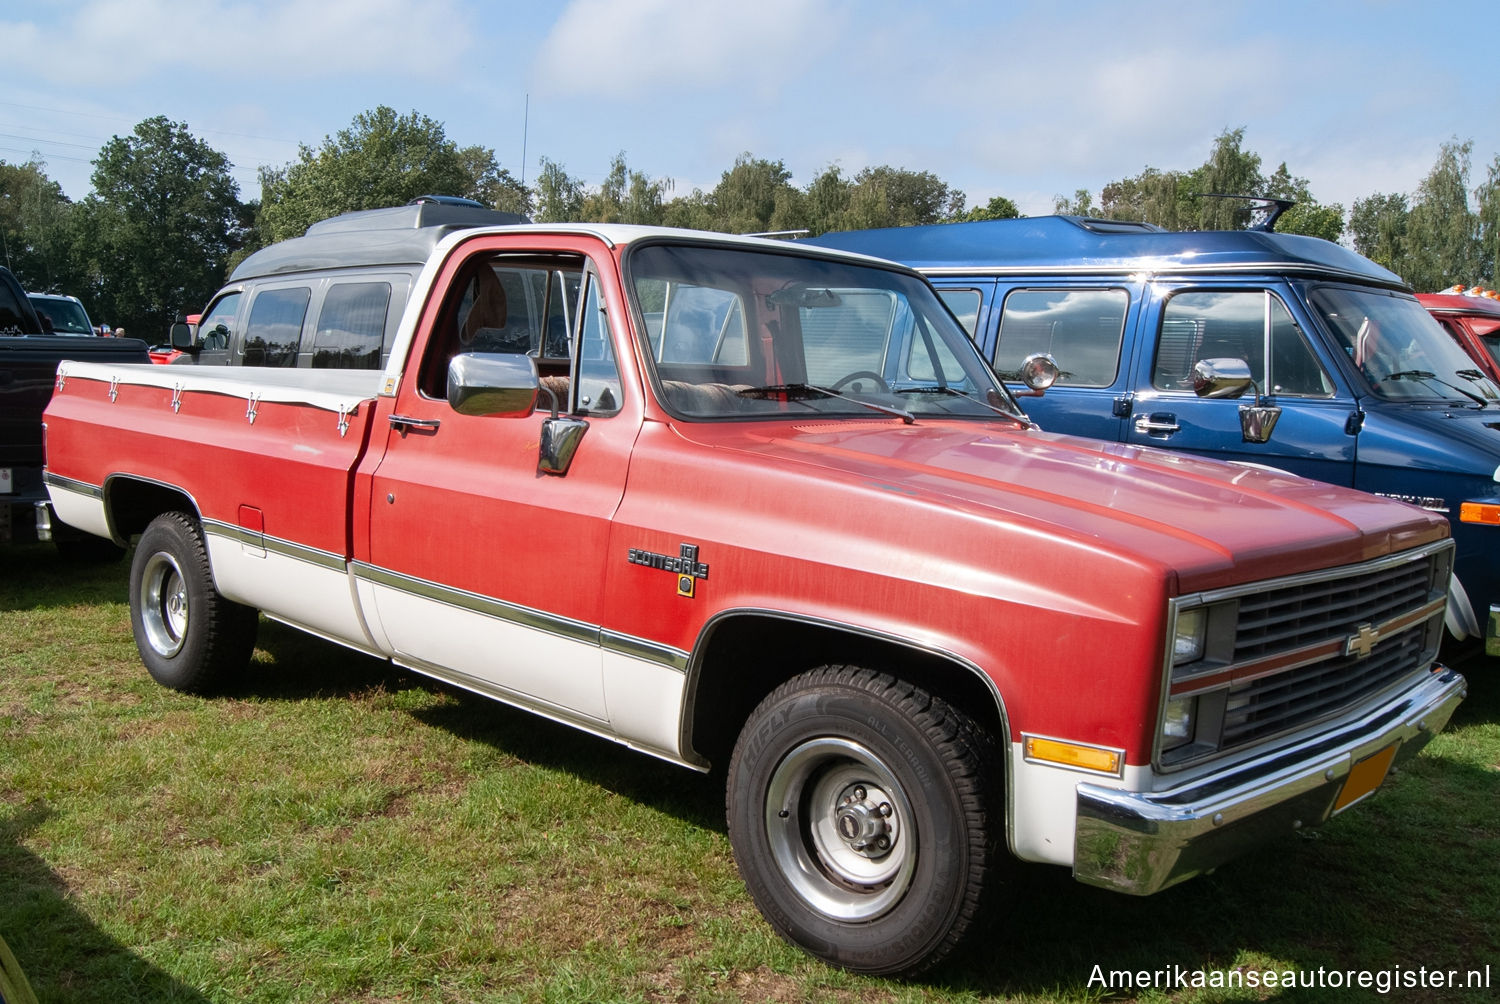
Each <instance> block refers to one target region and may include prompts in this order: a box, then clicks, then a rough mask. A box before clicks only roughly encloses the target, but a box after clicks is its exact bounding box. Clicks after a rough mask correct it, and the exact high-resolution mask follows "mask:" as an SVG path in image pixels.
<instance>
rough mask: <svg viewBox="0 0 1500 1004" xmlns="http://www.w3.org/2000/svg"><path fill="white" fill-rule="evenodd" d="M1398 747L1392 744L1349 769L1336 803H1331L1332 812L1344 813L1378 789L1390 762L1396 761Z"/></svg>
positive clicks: (1388, 769)
mask: <svg viewBox="0 0 1500 1004" xmlns="http://www.w3.org/2000/svg"><path fill="white" fill-rule="evenodd" d="M1398 745H1400V744H1399V743H1392V744H1391V745H1390V746H1387V747H1386V748H1385V749H1383V750H1381V751H1380V752H1378V753H1371V754H1370V755H1369V756H1367V757H1365V758H1364V759H1363V760H1361V761H1359V762H1358V763H1356V764H1355V765H1354V766H1353V767H1352V768H1350V770H1349V776H1348V777H1346V778H1345V779H1344V789H1343V790H1342V791H1340V792H1339V798H1338V801H1337V802H1334V803H1333V811H1334V812H1342V811H1344V810H1345V809H1347V808H1349V806H1351V805H1353V804H1354V803H1355V802H1358V801H1359V800H1360V799H1362V798H1364V797H1365V796H1366V795H1368V794H1370V793H1371V792H1373V791H1374V790H1375V789H1376V788H1379V787H1380V782H1382V781H1384V780H1385V775H1386V774H1387V773H1388V772H1389V771H1390V769H1391V761H1392V760H1394V759H1396V747H1397V746H1398Z"/></svg>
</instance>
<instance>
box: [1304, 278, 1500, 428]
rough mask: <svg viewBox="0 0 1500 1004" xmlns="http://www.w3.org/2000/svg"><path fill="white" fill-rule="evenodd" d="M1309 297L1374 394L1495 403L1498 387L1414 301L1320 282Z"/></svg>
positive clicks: (1499, 398) (1396, 398)
mask: <svg viewBox="0 0 1500 1004" xmlns="http://www.w3.org/2000/svg"><path fill="white" fill-rule="evenodd" d="M1309 299H1310V300H1311V302H1312V306H1313V309H1315V310H1316V311H1317V312H1318V313H1319V314H1320V315H1322V318H1323V321H1324V322H1325V323H1326V324H1327V325H1328V328H1329V330H1330V331H1332V332H1333V333H1334V336H1335V337H1336V338H1337V340H1338V344H1339V346H1340V348H1342V349H1343V350H1344V352H1345V354H1346V355H1347V356H1348V358H1349V359H1350V361H1351V362H1353V363H1354V366H1355V368H1356V369H1358V370H1359V372H1360V374H1361V375H1362V376H1363V377H1364V378H1365V382H1366V383H1368V384H1369V386H1370V390H1371V392H1372V393H1374V394H1375V396H1376V397H1382V398H1385V399H1387V400H1392V401H1455V402H1469V403H1474V404H1479V405H1481V406H1482V405H1484V404H1485V403H1487V402H1490V401H1500V388H1497V387H1496V386H1495V385H1494V384H1493V383H1491V382H1490V380H1489V379H1488V378H1487V377H1485V375H1484V374H1483V373H1481V372H1480V371H1479V370H1478V369H1476V368H1475V366H1474V360H1472V359H1470V358H1469V357H1468V356H1467V355H1466V354H1465V353H1464V351H1463V349H1461V348H1459V347H1458V346H1457V345H1455V344H1454V343H1453V340H1452V339H1451V338H1449V337H1448V336H1447V335H1445V334H1444V333H1443V330H1442V328H1440V327H1438V323H1437V321H1435V320H1433V318H1432V315H1431V314H1429V313H1428V312H1427V310H1426V308H1425V307H1423V306H1422V305H1421V304H1419V303H1418V302H1417V301H1416V300H1413V299H1411V298H1410V297H1405V296H1397V295H1394V294H1390V293H1381V292H1377V291H1375V290H1360V289H1349V288H1346V287H1343V286H1321V287H1319V288H1317V289H1315V290H1313V291H1312V294H1311V296H1310V297H1309Z"/></svg>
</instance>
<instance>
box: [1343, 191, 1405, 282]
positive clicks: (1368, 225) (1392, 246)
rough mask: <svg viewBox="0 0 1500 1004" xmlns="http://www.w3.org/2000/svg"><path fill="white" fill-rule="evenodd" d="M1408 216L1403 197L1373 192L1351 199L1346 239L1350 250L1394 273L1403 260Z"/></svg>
mask: <svg viewBox="0 0 1500 1004" xmlns="http://www.w3.org/2000/svg"><path fill="white" fill-rule="evenodd" d="M1410 215H1411V210H1410V207H1408V206H1407V204H1406V196H1404V195H1394V194H1386V193H1381V192H1377V193H1375V194H1374V195H1370V196H1366V197H1365V198H1363V199H1355V200H1354V208H1353V209H1352V210H1351V211H1350V213H1349V237H1350V241H1351V242H1352V243H1353V244H1354V250H1355V251H1358V252H1359V253H1360V254H1362V255H1364V256H1365V257H1366V258H1368V259H1370V260H1371V261H1373V262H1375V263H1376V264H1379V265H1384V266H1385V267H1386V268H1388V269H1390V270H1392V271H1396V270H1397V269H1399V268H1400V267H1401V266H1402V262H1403V260H1404V259H1405V257H1406V224H1407V220H1408V218H1409V217H1410Z"/></svg>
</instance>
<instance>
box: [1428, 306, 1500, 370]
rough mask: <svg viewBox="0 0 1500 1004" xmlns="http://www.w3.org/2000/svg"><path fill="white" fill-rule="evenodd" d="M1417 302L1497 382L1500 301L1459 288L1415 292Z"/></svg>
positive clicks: (1499, 350) (1499, 342) (1499, 360)
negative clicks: (1435, 291)
mask: <svg viewBox="0 0 1500 1004" xmlns="http://www.w3.org/2000/svg"><path fill="white" fill-rule="evenodd" d="M1417 300H1418V302H1420V303H1421V304H1422V306H1424V307H1426V308H1427V309H1428V311H1429V312H1430V313H1431V314H1432V316H1433V317H1436V318H1437V319H1438V323H1439V324H1441V325H1442V326H1443V330H1445V331H1447V332H1448V334H1450V335H1452V336H1453V340H1454V341H1456V342H1458V344H1459V345H1461V346H1463V349H1464V351H1465V352H1467V353H1468V354H1469V356H1470V357H1471V358H1472V359H1473V360H1474V362H1475V363H1477V364H1478V366H1479V369H1480V370H1481V371H1482V372H1483V373H1484V375H1485V376H1487V377H1489V378H1490V379H1491V380H1500V300H1497V299H1495V298H1494V297H1493V296H1486V295H1484V293H1482V292H1479V293H1476V292H1472V291H1466V290H1464V288H1463V287H1461V286H1459V287H1455V288H1454V289H1453V290H1444V291H1443V292H1441V293H1418V294H1417Z"/></svg>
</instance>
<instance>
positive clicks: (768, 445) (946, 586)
mask: <svg viewBox="0 0 1500 1004" xmlns="http://www.w3.org/2000/svg"><path fill="white" fill-rule="evenodd" d="M283 299H285V298H283ZM250 309H251V310H252V311H253V310H254V307H253V305H252V307H251V308H250ZM293 322H297V323H300V320H299V319H296V318H291V319H288V323H293ZM1206 390H1209V391H1210V392H1211V391H1212V388H1206ZM47 437H48V439H47V446H48V471H47V483H48V485H49V487H50V490H51V494H52V499H53V503H54V505H55V506H56V510H57V513H58V515H59V517H61V518H62V519H63V520H65V521H67V522H68V523H71V524H73V525H74V526H77V527H80V528H83V529H86V530H90V531H92V532H93V533H96V534H99V535H102V536H108V537H111V538H113V539H114V540H115V541H116V542H120V543H123V542H126V541H127V540H129V539H131V538H135V537H138V538H139V539H138V541H137V543H136V550H135V555H134V560H133V566H132V569H131V581H130V597H131V617H132V621H133V625H134V629H135V634H136V639H137V643H138V645H139V648H140V651H141V655H142V657H143V659H144V661H145V663H146V666H147V668H148V669H149V670H150V672H151V674H152V675H153V676H154V677H156V679H158V680H159V681H161V682H162V683H164V684H166V685H167V686H171V687H177V688H181V689H186V690H207V689H211V688H212V687H213V686H214V685H215V684H216V682H218V681H220V680H222V679H223V678H224V676H225V674H229V673H235V672H238V671H241V670H243V669H244V668H245V666H246V663H247V660H248V658H249V656H250V653H251V651H252V647H253V644H254V637H255V627H256V622H257V613H256V611H257V610H258V611H260V612H263V613H264V614H266V615H267V616H269V617H273V618H275V619H277V620H280V621H284V622H286V623H289V624H292V625H295V626H297V627H299V628H302V629H305V630H307V631H309V632H312V633H314V634H317V635H320V636H322V637H325V638H330V639H333V640H335V641H337V642H340V643H342V644H344V645H348V646H350V647H353V648H355V649H359V650H360V651H364V652H369V653H372V654H375V655H377V656H381V657H384V658H387V659H390V660H391V661H393V662H394V663H397V664H399V665H401V666H405V667H409V668H411V669H413V670H416V671H419V672H421V673H425V674H429V675H431V676H433V677H436V678H438V679H440V680H444V681H448V682H449V683H452V684H455V685H457V686H459V687H463V688H467V689H469V690H472V691H475V692H477V693H480V694H484V695H488V696H490V697H493V698H496V699H498V700H501V701H505V702H507V703H510V704H514V705H518V706H520V707H524V708H528V709H530V710H532V711H535V712H537V713H540V714H542V715H546V716H548V717H550V718H554V719H557V720H559V721H563V722H567V723H570V724H572V725H575V726H577V727H579V728H581V729H584V730H586V731H588V732H592V733H595V734H597V735H601V736H605V737H608V738H610V739H613V740H617V741H618V742H620V743H623V744H625V745H626V746H629V747H631V748H633V749H637V750H641V751H643V752H646V753H649V754H652V755H654V756H657V757H661V758H663V759H665V760H669V761H672V762H674V763H678V764H681V765H684V766H687V767H690V768H693V769H697V770H707V769H709V768H710V766H711V765H723V764H727V768H726V769H727V787H728V796H727V801H728V820H729V823H728V825H729V835H730V839H731V843H732V845H733V849H734V853H735V857H736V860H737V862H738V864H739V866H740V869H741V872H742V874H743V876H744V878H745V881H746V883H747V885H748V887H749V890H750V892H751V894H752V896H753V897H754V899H755V901H756V903H757V904H758V905H759V907H760V908H761V910H762V912H763V913H764V914H765V916H766V917H767V919H768V920H769V921H770V922H771V924H772V925H773V926H774V927H775V928H776V929H777V930H779V931H780V932H781V933H782V934H783V935H784V936H786V937H787V938H789V939H790V940H792V941H793V942H795V943H797V944H799V945H801V946H803V947H804V948H805V949H807V950H808V951H809V952H811V953H813V954H815V955H817V956H820V957H822V958H824V959H827V960H830V961H831V962H833V963H835V964H838V965H841V966H844V967H847V968H850V969H854V970H860V971H866V972H910V971H913V970H917V969H920V968H923V967H925V966H927V965H930V964H932V963H933V962H935V961H936V960H938V959H939V958H941V957H942V956H944V955H945V954H946V953H947V952H948V951H949V950H950V949H952V948H953V947H954V946H955V945H956V944H958V943H959V942H960V941H961V939H962V938H963V936H964V935H965V934H966V933H969V934H972V933H974V931H975V930H976V929H981V930H982V928H983V926H984V924H983V922H982V921H981V920H980V919H979V918H981V917H982V916H983V913H982V909H981V908H982V906H983V904H984V902H985V900H986V892H987V891H990V890H992V889H993V887H994V886H995V885H996V883H997V878H998V876H999V873H1000V871H1001V870H1002V868H1003V867H1005V863H1006V862H1007V861H1008V860H1010V859H1011V858H1012V857H1014V858H1019V859H1022V860H1025V861H1034V862H1048V863H1053V864H1058V865H1064V866H1068V867H1070V868H1072V870H1073V872H1074V874H1075V875H1076V877H1077V878H1078V879H1079V880H1081V881H1083V882H1087V883H1090V884H1094V885H1100V886H1105V887H1110V888H1114V889H1118V890H1122V891H1125V892H1131V893H1139V894H1144V893H1150V892H1154V891H1156V890H1158V889H1161V888H1164V887H1166V886H1169V885H1171V884H1173V883H1175V882H1178V881H1181V880H1183V879H1186V878H1189V877H1191V876H1193V875H1196V874H1201V873H1202V872H1204V871H1206V870H1208V869H1211V868H1213V867H1215V866H1218V865H1219V864H1221V863H1223V862H1224V861H1226V860H1227V859H1229V858H1231V857H1233V856H1235V855H1236V854H1237V853H1238V852H1240V851H1241V850H1243V849H1244V848H1246V847H1248V846H1251V845H1253V844H1256V843H1258V842H1261V841H1264V840H1266V839H1269V838H1271V837H1274V836H1275V835H1277V834H1284V833H1290V832H1291V831H1292V830H1294V829H1296V828H1297V827H1299V826H1304V825H1315V824H1318V823H1322V822H1324V821H1325V820H1327V819H1328V818H1329V817H1330V816H1331V815H1333V814H1335V813H1337V812H1339V811H1341V810H1343V809H1344V808H1346V807H1347V806H1349V805H1351V804H1353V803H1354V802H1357V801H1359V800H1360V799H1362V798H1363V797H1364V796H1366V795H1367V794H1369V793H1370V792H1372V791H1374V790H1375V789H1376V788H1377V787H1378V786H1379V785H1380V783H1381V781H1382V779H1383V778H1384V777H1385V775H1386V773H1387V771H1388V770H1389V768H1390V767H1391V766H1392V765H1393V764H1394V763H1399V762H1400V761H1402V760H1403V759H1405V758H1407V757H1409V756H1411V755H1412V754H1414V753H1415V752H1416V751H1417V750H1418V749H1419V748H1421V747H1422V746H1423V745H1424V743H1425V742H1426V741H1427V740H1428V739H1429V738H1430V736H1431V735H1432V734H1433V733H1434V732H1436V731H1438V730H1440V729H1441V728H1442V727H1443V726H1444V725H1445V724H1446V722H1447V720H1448V718H1449V715H1450V714H1451V712H1452V711H1453V709H1454V708H1455V707H1456V706H1457V704H1458V703H1459V701H1460V700H1461V699H1462V696H1463V694H1464V688H1465V682H1464V680H1463V678H1462V677H1461V676H1460V675H1459V674H1457V673H1455V672H1452V671H1451V670H1448V669H1445V668H1444V667H1442V666H1441V665H1439V664H1437V663H1436V662H1435V656H1436V651H1437V645H1438V640H1439V637H1440V632H1441V629H1442V616H1443V608H1444V595H1445V592H1446V589H1447V584H1448V579H1449V571H1450V564H1451V560H1452V549H1451V545H1450V543H1449V541H1448V540H1447V533H1448V530H1447V524H1446V523H1445V521H1444V520H1443V519H1441V518H1440V517H1437V516H1434V515H1432V514H1430V513H1426V512H1424V511H1422V510H1420V509H1417V508H1415V507H1412V506H1408V505H1405V504H1403V503H1399V502H1394V501H1389V500H1384V499H1380V498H1376V497H1373V496H1370V495H1365V494H1360V493H1356V492H1353V491H1349V490H1345V489H1342V488H1338V487H1334V486H1331V485H1327V484H1322V483H1319V482H1314V481H1307V480H1302V479H1299V478H1295V477H1291V476H1283V475H1279V474H1276V473H1273V472H1267V471H1262V470H1252V469H1249V468H1245V467H1235V466H1229V465H1223V464H1216V463H1210V462H1205V461H1199V460H1196V459H1192V458H1189V457H1187V456H1184V455H1180V454H1175V453H1168V452H1158V451H1154V450H1149V449H1140V448H1135V447H1130V446H1122V445H1113V444H1102V443H1097V442H1092V441H1087V440H1080V439H1072V438H1068V437H1063V436H1057V435H1050V434H1048V433H1046V432H1043V431H1041V430H1039V429H1037V428H1036V427H1035V426H1033V425H1032V424H1031V423H1030V422H1029V421H1028V420H1027V419H1026V418H1025V416H1024V414H1023V413H1022V411H1021V409H1020V407H1019V406H1018V405H1017V404H1016V402H1015V401H1014V399H1013V398H1012V397H1011V396H1010V394H1009V393H1007V391H1006V390H1005V388H1004V387H1003V385H1002V384H1000V383H999V382H998V381H997V380H996V379H995V377H994V376H993V374H992V373H991V372H990V371H989V370H988V368H987V367H986V366H985V365H984V363H983V362H982V361H981V359H980V358H979V357H978V355H977V354H976V353H975V351H974V349H973V348H972V347H971V345H970V343H969V341H968V340H967V338H965V336H964V332H963V330H962V329H961V328H960V326H959V325H958V323H957V321H955V320H954V318H953V316H952V315H951V314H950V313H949V312H948V310H947V309H946V308H944V307H943V306H942V304H941V303H940V301H939V300H938V299H937V297H936V296H935V295H934V293H933V291H932V289H931V288H930V287H929V286H928V285H927V284H926V283H925V281H924V280H922V279H921V278H920V277H919V276H917V275H916V274H915V273H913V272H911V271H909V270H907V269H905V268H902V267H899V266H895V265H890V264H888V263H883V262H878V261H875V260H873V259H868V258H863V257H860V256H857V255H850V254H842V253H838V252H825V251H819V250H816V249H809V248H806V247H801V246H796V245H787V244H781V243H775V242H769V241H763V240H757V239H754V238H734V237H724V236H716V235H709V234H694V233H685V232H678V231H670V230H654V229H645V228H634V227H620V226H602V225H601V226H576V225H575V226H563V225H559V226H540V225H538V226H518V227H502V228H491V229H483V230H466V231H460V232H457V233H455V234H452V235H450V236H448V237H447V238H446V239H444V240H443V241H442V242H441V243H439V244H438V245H437V246H436V249H435V250H434V251H433V253H432V255H431V258H430V260H429V262H428V264H427V265H426V267H425V269H424V270H423V272H422V273H421V275H420V277H419V279H418V280H417V283H416V287H415V288H414V290H413V292H412V296H411V299H410V302H409V304H408V307H407V309H406V313H405V315H404V318H403V320H402V324H401V328H400V332H399V334H398V336H397V339H396V343H395V345H394V348H393V351H392V352H391V354H390V362H389V364H388V366H387V367H386V369H385V370H384V371H383V372H377V371H368V372H356V371H335V370H321V371H319V370H270V369H253V368H226V369H216V370H212V371H209V370H207V369H193V368H185V367H160V366H150V365H139V366H131V365H109V364H98V365H90V364H76V363H64V364H63V365H62V366H61V367H60V368H59V371H58V378H57V390H56V393H55V394H54V396H53V398H52V403H51V406H50V407H49V408H48V411H47Z"/></svg>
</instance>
